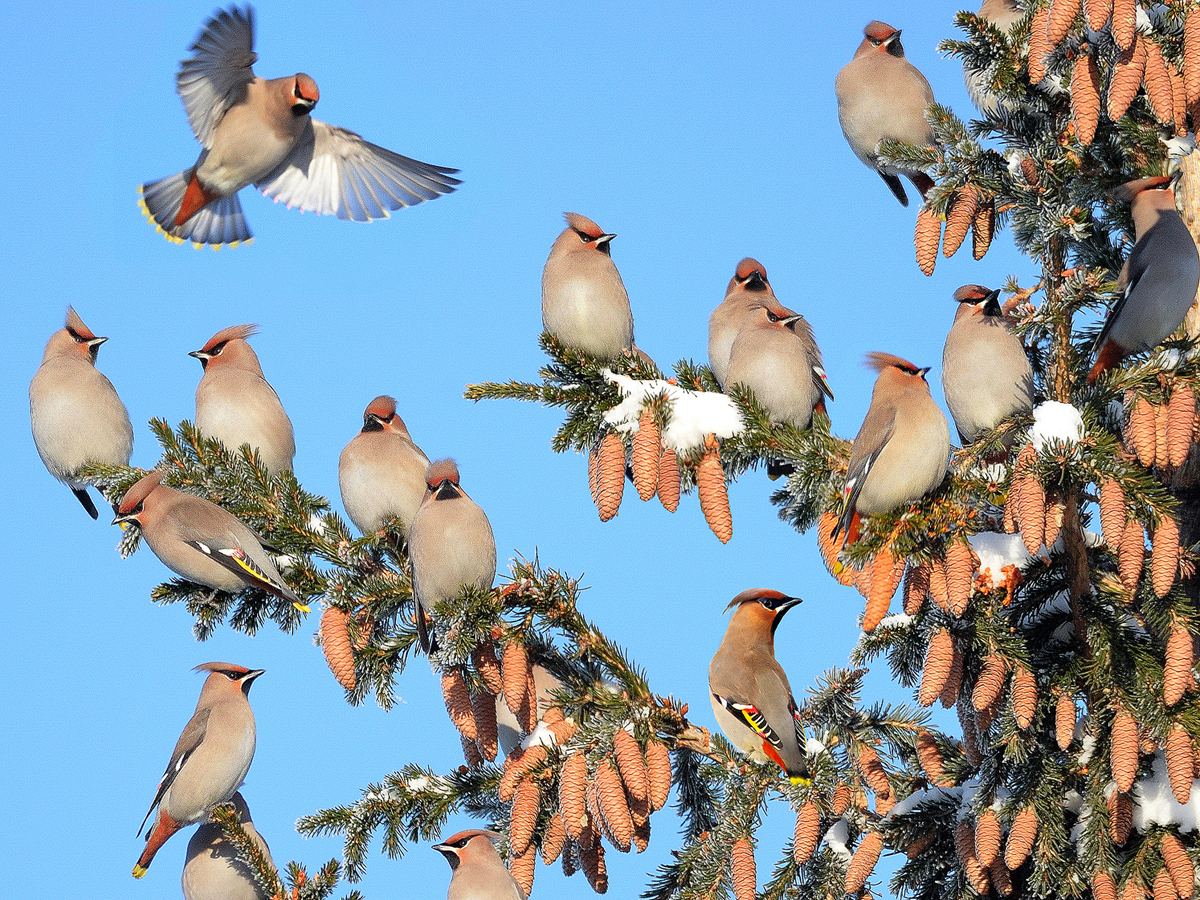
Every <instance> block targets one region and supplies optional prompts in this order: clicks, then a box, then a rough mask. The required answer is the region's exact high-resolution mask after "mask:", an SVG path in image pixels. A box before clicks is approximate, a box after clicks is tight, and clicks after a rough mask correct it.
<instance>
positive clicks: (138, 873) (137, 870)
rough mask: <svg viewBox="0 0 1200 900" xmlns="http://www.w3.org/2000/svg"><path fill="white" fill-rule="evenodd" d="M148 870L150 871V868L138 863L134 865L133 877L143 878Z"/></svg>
mask: <svg viewBox="0 0 1200 900" xmlns="http://www.w3.org/2000/svg"><path fill="white" fill-rule="evenodd" d="M148 871H150V870H149V869H147V868H145V867H144V866H143V865H142V864H141V863H138V864H137V865H136V866H134V867H133V877H134V878H141V877H142V876H143V875H145V874H146V873H147V872H148Z"/></svg>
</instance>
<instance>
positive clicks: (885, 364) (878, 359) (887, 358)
mask: <svg viewBox="0 0 1200 900" xmlns="http://www.w3.org/2000/svg"><path fill="white" fill-rule="evenodd" d="M866 365H867V368H869V369H874V370H875V371H876V372H883V370H884V369H899V370H900V371H901V372H903V373H904V374H905V375H918V374H920V373H921V371H922V370H921V369H920V368H918V367H917V366H914V365H913V364H912V363H910V362H909V361H908V360H907V359H903V358H902V357H899V356H894V355H893V354H891V353H881V352H879V351H875V352H873V353H868V354H867V359H866ZM924 371H926V372H928V371H929V370H928V369H925V370H924Z"/></svg>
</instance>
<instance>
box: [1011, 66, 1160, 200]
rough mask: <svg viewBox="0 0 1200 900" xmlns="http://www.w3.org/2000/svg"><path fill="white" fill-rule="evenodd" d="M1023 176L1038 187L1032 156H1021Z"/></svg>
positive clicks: (1035, 165) (1033, 185)
mask: <svg viewBox="0 0 1200 900" xmlns="http://www.w3.org/2000/svg"><path fill="white" fill-rule="evenodd" d="M1138 84H1141V79H1140V78H1139V79H1138ZM1021 176H1022V177H1023V178H1024V179H1025V183H1026V184H1027V185H1029V186H1030V187H1037V184H1038V167H1037V163H1035V162H1034V161H1033V157H1032V156H1022V157H1021Z"/></svg>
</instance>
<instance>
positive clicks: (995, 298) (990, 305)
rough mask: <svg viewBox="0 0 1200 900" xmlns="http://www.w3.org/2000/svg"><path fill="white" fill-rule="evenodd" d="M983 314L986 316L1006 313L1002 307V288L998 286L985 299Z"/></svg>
mask: <svg viewBox="0 0 1200 900" xmlns="http://www.w3.org/2000/svg"><path fill="white" fill-rule="evenodd" d="M983 314H984V315H985V316H992V317H996V316H1001V315H1003V314H1004V312H1003V310H1001V309H1000V288H996V289H995V290H994V291H992V292H991V293H990V294H988V295H987V297H985V298H984V300H983Z"/></svg>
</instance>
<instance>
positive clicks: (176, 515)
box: [112, 471, 308, 612]
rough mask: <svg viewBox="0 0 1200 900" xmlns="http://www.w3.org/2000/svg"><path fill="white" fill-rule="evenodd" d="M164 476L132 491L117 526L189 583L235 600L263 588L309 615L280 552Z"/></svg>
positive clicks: (152, 475) (123, 500)
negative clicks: (282, 568)
mask: <svg viewBox="0 0 1200 900" xmlns="http://www.w3.org/2000/svg"><path fill="white" fill-rule="evenodd" d="M164 475H166V472H163V471H154V472H151V473H150V474H149V475H147V476H145V477H144V478H142V479H141V480H140V481H138V482H137V483H136V484H134V485H133V487H131V488H130V489H129V490H128V491H126V492H125V496H124V497H122V498H121V502H120V504H119V505H118V506H117V515H116V518H114V519H113V521H112V524H114V525H121V526H122V527H125V526H136V527H137V528H140V529H141V532H142V537H143V538H144V539H145V541H146V543H147V544H149V545H150V549H151V550H152V551H154V555H155V556H157V557H158V558H159V560H161V561H162V563H163V565H165V566H166V567H167V568H168V569H170V570H171V571H172V572H175V573H176V574H178V575H182V576H183V577H184V578H186V579H187V580H188V581H194V582H195V583H196V584H200V585H203V586H204V587H207V588H211V589H213V590H217V591H225V592H227V593H230V594H233V593H236V592H237V591H240V590H242V589H243V588H248V587H254V588H259V589H260V590H264V591H266V592H267V593H269V594H274V595H275V596H276V597H280V598H282V599H284V600H288V601H290V602H291V603H292V605H293V606H295V607H296V608H297V609H298V610H301V611H302V612H308V607H307V606H305V605H304V603H303V602H302V601H301V600H300V598H299V597H298V596H296V593H295V591H293V590H292V589H291V588H290V587H288V585H287V582H286V581H284V580H283V576H282V575H280V574H279V570H278V569H277V568H275V563H273V562H272V561H271V557H270V556H268V555H267V550H268V549H271V550H275V549H276V548H274V547H271V546H270V544H268V543H267V542H266V541H265V540H264V539H263V538H262V537H260V536H259V535H257V534H255V533H254V532H253V531H251V530H250V529H249V528H248V527H247V526H246V525H245V524H244V523H243V522H242V521H241V520H240V519H238V518H237V517H236V516H233V515H231V514H230V513H227V512H226V511H225V510H223V509H221V507H219V506H217V505H216V504H215V503H210V502H209V501H208V500H205V499H204V498H203V497H196V496H193V495H192V494H185V493H183V492H182V491H177V490H175V488H172V487H167V486H166V485H165V484H162V479H163V476H164Z"/></svg>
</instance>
